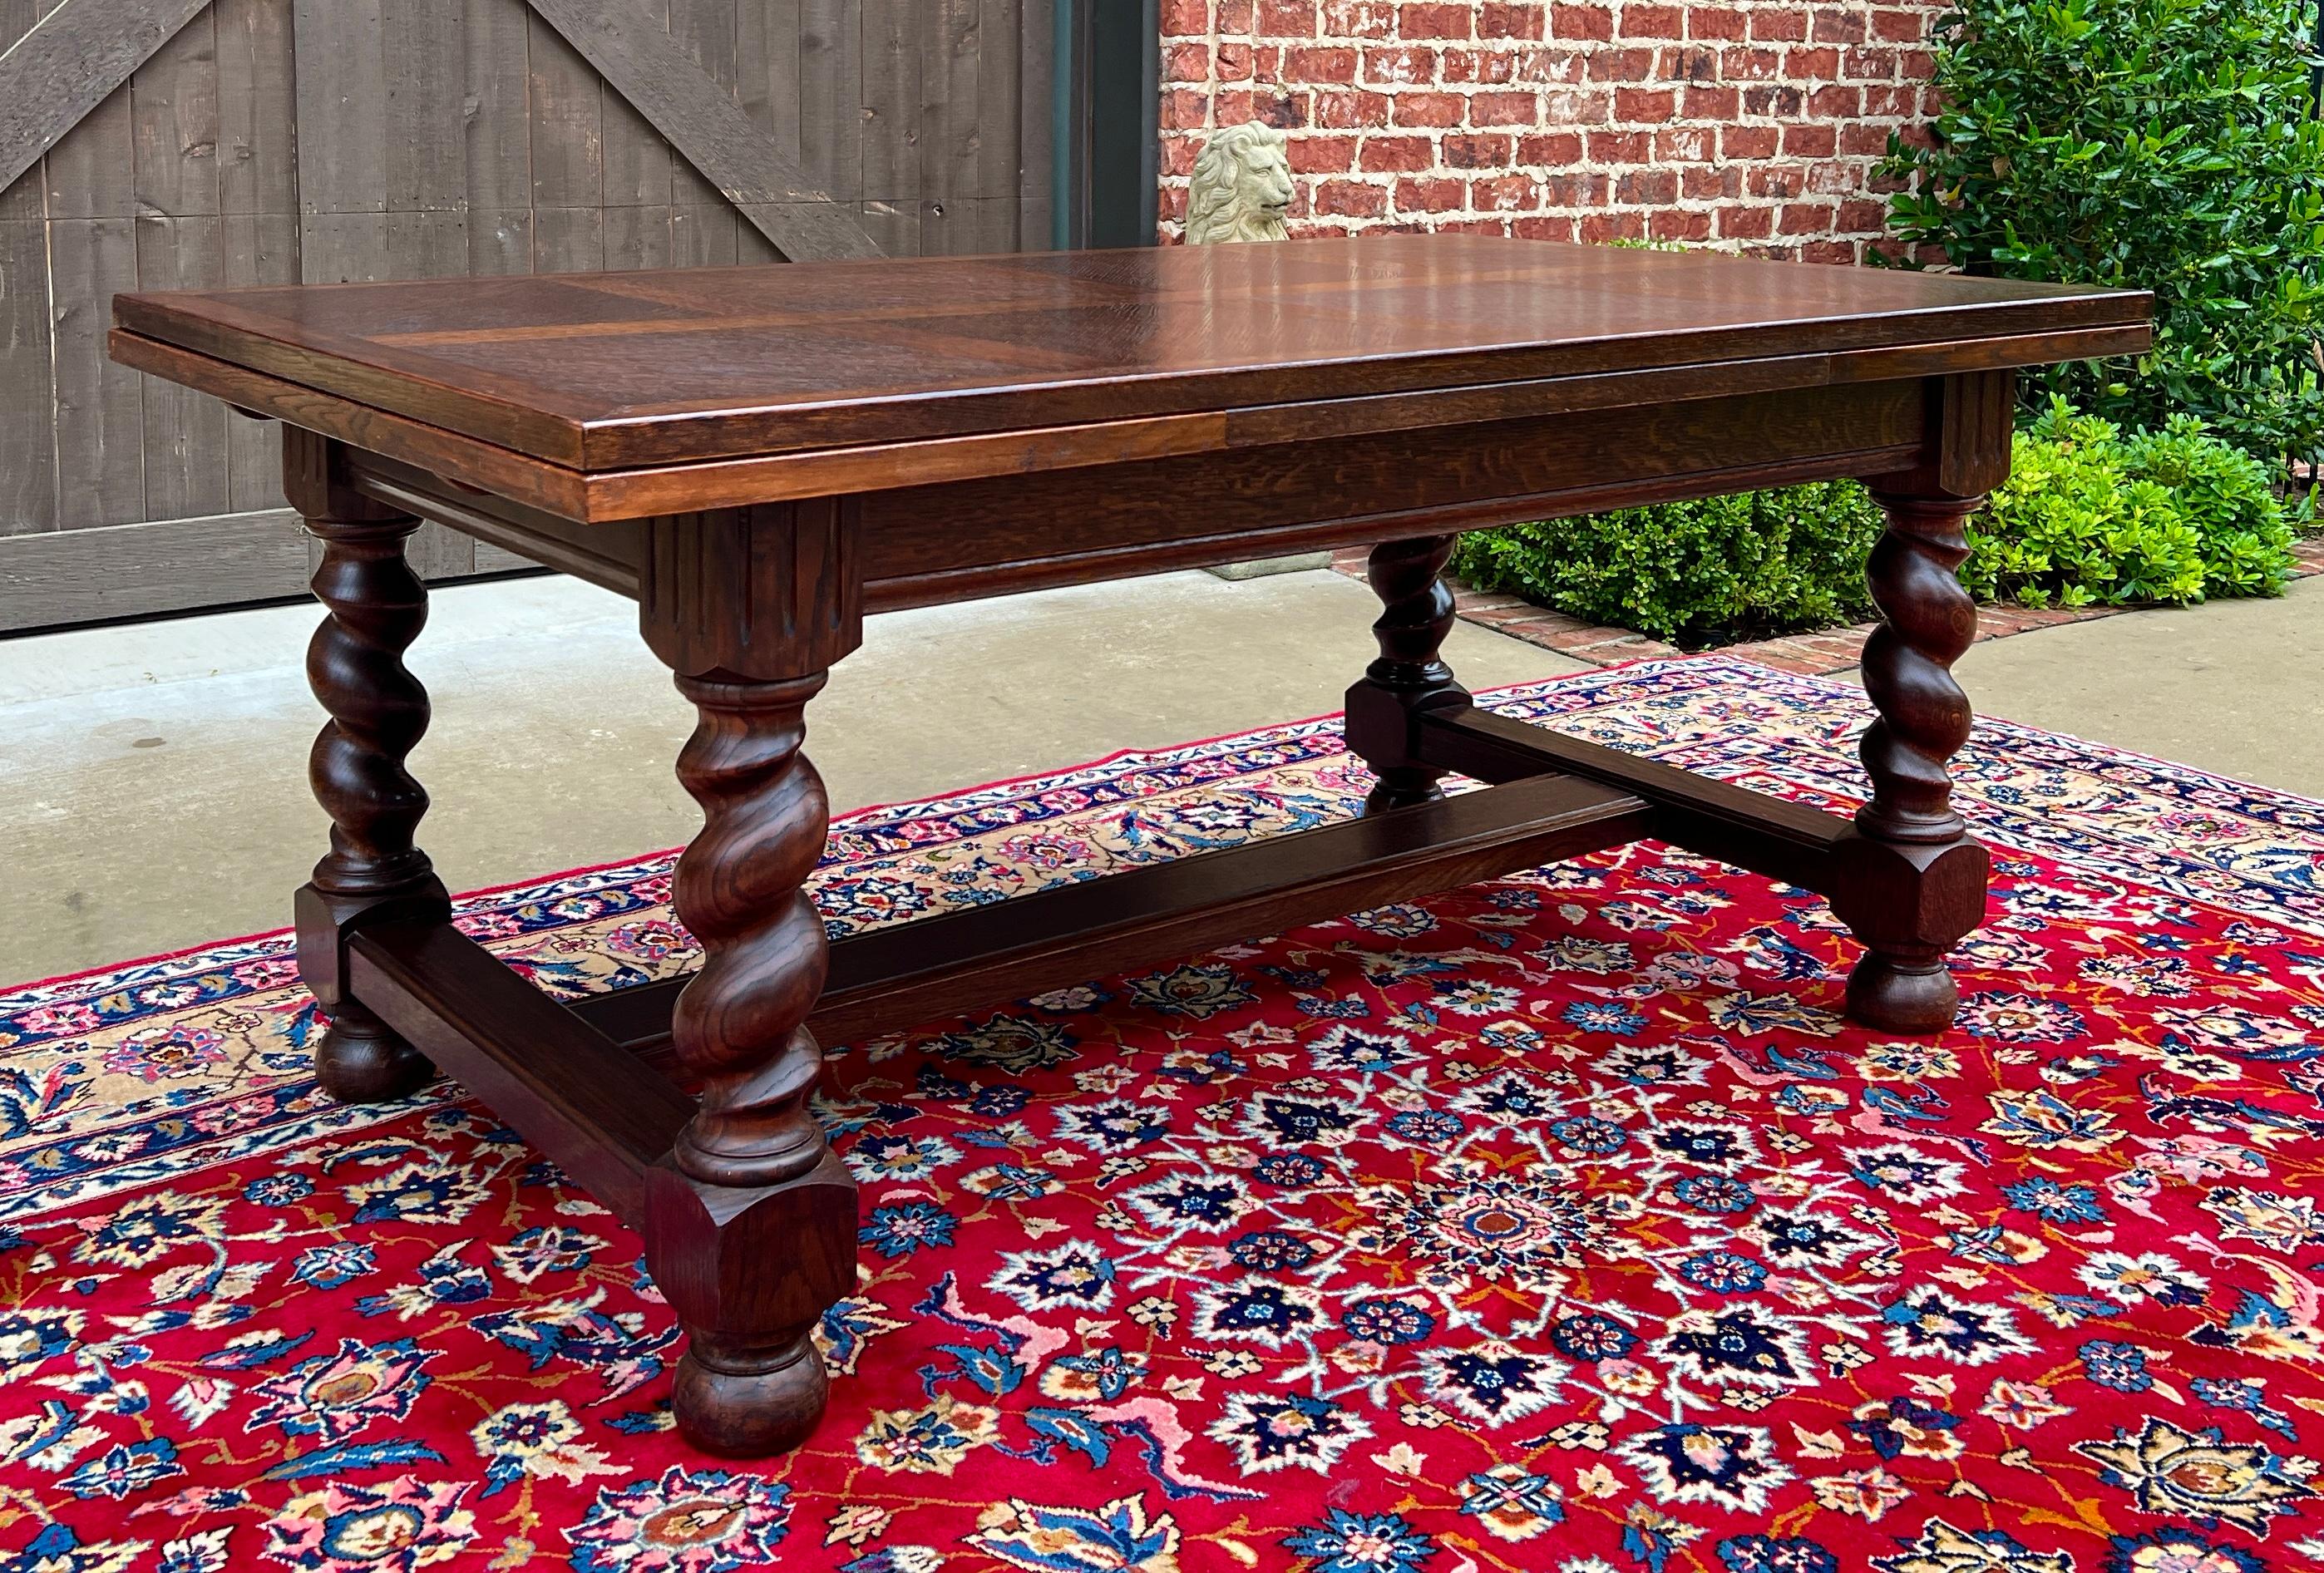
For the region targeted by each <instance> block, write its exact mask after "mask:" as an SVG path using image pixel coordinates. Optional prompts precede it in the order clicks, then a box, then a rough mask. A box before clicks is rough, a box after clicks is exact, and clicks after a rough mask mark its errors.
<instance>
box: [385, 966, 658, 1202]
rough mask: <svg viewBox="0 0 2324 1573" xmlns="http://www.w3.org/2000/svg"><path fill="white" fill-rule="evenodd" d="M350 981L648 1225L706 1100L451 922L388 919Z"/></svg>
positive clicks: (562, 1160)
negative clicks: (661, 1184) (679, 1146)
mask: <svg viewBox="0 0 2324 1573" xmlns="http://www.w3.org/2000/svg"><path fill="white" fill-rule="evenodd" d="M347 956H348V961H347V981H348V983H349V984H350V986H351V987H352V988H353V989H354V990H355V992H356V993H358V994H360V995H361V996H362V997H363V998H364V1001H365V1002H366V1003H367V1005H368V1006H369V1007H371V1009H372V1010H373V1011H374V1013H375V1014H376V1015H377V1016H379V1018H380V1019H381V1020H382V1021H383V1022H384V1023H386V1025H387V1026H389V1027H390V1028H391V1029H392V1030H393V1031H395V1032H397V1033H400V1034H401V1035H402V1036H403V1037H404V1038H405V1039H407V1040H409V1041H410V1043H411V1044H413V1045H414V1046H415V1047H417V1048H418V1049H419V1051H420V1053H423V1054H425V1055H426V1056H427V1057H428V1058H429V1060H432V1061H433V1062H435V1063H436V1065H437V1066H438V1068H439V1069H441V1070H442V1071H443V1072H446V1073H447V1075H450V1076H452V1077H454V1078H455V1079H456V1080H457V1081H459V1083H460V1084H461V1085H462V1086H463V1087H466V1089H467V1090H469V1091H470V1092H472V1093H474V1094H475V1095H476V1096H477V1097H478V1098H481V1099H484V1101H485V1102H486V1103H487V1104H489V1105H491V1106H492V1108H493V1111H494V1112H495V1113H497V1114H499V1115H500V1117H501V1118H503V1119H505V1120H507V1121H508V1122H509V1124H510V1125H512V1126H513V1127H515V1128H516V1130H517V1131H518V1132H519V1134H521V1136H523V1137H524V1139H525V1140H527V1141H528V1142H530V1143H531V1144H532V1145H534V1146H536V1147H538V1148H539V1149H540V1150H541V1151H542V1152H543V1153H546V1154H548V1155H549V1157H550V1158H551V1159H553V1160H555V1162H556V1163H557V1164H558V1167H559V1168H561V1169H563V1170H564V1171H565V1172H566V1173H568V1174H570V1175H572V1176H573V1178H574V1179H575V1180H576V1181H578V1182H580V1183H581V1184H583V1185H586V1186H587V1187H588V1188H589V1191H590V1192H591V1194H593V1195H595V1197H596V1198H597V1200H600V1201H602V1202H604V1204H605V1205H606V1206H607V1207H610V1208H612V1209H613V1211H614V1212H615V1213H616V1214H617V1215H619V1217H620V1218H621V1219H622V1222H623V1223H626V1224H628V1225H630V1226H631V1227H632V1228H637V1227H638V1226H639V1225H640V1224H641V1223H642V1222H643V1221H644V1219H645V1210H646V1205H645V1192H646V1171H647V1170H648V1169H650V1167H651V1166H652V1165H653V1164H655V1163H657V1162H658V1161H659V1160H660V1158H661V1156H662V1154H665V1153H667V1152H669V1147H670V1144H671V1142H673V1141H674V1140H676V1139H677V1136H678V1131H679V1130H680V1129H681V1128H682V1127H684V1126H685V1124H686V1122H687V1119H688V1118H691V1117H692V1115H693V1113H694V1100H693V1099H690V1098H688V1097H687V1096H686V1094H685V1093H683V1092H681V1091H679V1090H678V1088H677V1087H676V1086H675V1085H674V1084H673V1083H672V1082H671V1081H669V1078H667V1077H666V1076H664V1075H662V1074H661V1073H660V1072H659V1071H657V1070H655V1069H654V1068H653V1067H652V1066H650V1065H648V1064H646V1063H644V1062H641V1061H640V1060H639V1059H638V1058H637V1057H636V1056H635V1055H633V1054H631V1053H627V1052H626V1051H624V1050H622V1048H620V1047H619V1046H617V1045H616V1044H613V1042H612V1041H611V1040H609V1039H608V1038H606V1037H605V1035H604V1034H602V1033H600V1032H597V1031H595V1029H593V1028H592V1027H590V1026H588V1025H587V1024H586V1022H584V1021H583V1020H581V1019H580V1018H579V1017H578V1016H575V1015H574V1014H573V1013H572V1012H570V1011H568V1010H567V1009H566V1008H565V1007H563V1006H561V1005H559V1004H558V1002H557V1001H556V1000H554V999H552V998H549V996H548V995H546V994H543V993H542V992H541V991H540V990H539V989H535V988H534V987H533V986H532V985H531V984H530V983H528V982H526V981H525V980H523V979H522V978H521V977H519V976H518V975H517V974H515V973H514V972H512V971H510V970H508V967H507V966H506V965H505V964H504V963H503V961H501V960H500V959H499V958H498V957H497V956H494V955H493V953H492V952H489V951H487V950H485V949H484V947H483V946H481V945H479V944H477V943H475V941H474V940H472V939H470V938H468V937H467V936H466V934H462V933H461V932H460V931H459V930H458V929H457V928H454V927H453V926H452V925H451V924H448V923H441V922H438V923H383V924H374V925H373V926H371V927H369V928H366V929H364V930H363V931H362V932H360V933H358V934H355V935H354V936H353V938H352V939H351V940H350V941H349V943H348V947H347Z"/></svg>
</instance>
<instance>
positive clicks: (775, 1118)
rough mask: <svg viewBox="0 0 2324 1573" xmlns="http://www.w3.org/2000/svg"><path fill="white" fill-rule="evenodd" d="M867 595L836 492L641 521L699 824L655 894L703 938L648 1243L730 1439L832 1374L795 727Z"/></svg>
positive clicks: (698, 1418) (830, 1264)
mask: <svg viewBox="0 0 2324 1573" xmlns="http://www.w3.org/2000/svg"><path fill="white" fill-rule="evenodd" d="M705 538H707V539H705ZM738 563H739V564H742V565H743V566H742V568H741V570H740V571H739V572H737V571H736V567H735V565H737V564H738ZM861 607H862V586H861V582H860V579H859V578H858V577H857V575H856V574H855V571H854V567H853V561H852V554H851V551H850V549H849V541H848V539H847V536H846V533H845V530H844V524H843V521H842V520H841V519H840V517H839V513H838V511H837V509H836V508H835V507H834V506H832V505H830V504H827V503H825V504H800V505H798V506H795V507H794V506H792V505H788V504H785V505H779V506H773V507H768V508H761V509H749V510H734V511H723V512H716V513H706V514H694V515H686V516H683V517H679V518H674V519H668V520H654V521H653V522H652V524H651V526H650V533H649V538H648V554H647V562H646V565H645V571H644V573H643V574H642V575H641V584H640V615H641V624H642V626H643V628H644V630H645V633H646V638H647V642H648V643H649V644H650V645H652V646H653V648H654V650H655V652H656V653H657V654H659V655H660V656H661V657H662V658H663V659H664V660H666V661H667V662H669V665H670V666H671V667H673V668H674V669H675V670H676V672H677V674H678V691H679V692H680V693H682V694H684V695H686V697H687V699H688V700H690V701H692V702H693V704H694V706H695V710H696V714H697V716H698V717H699V722H698V724H697V726H696V730H695V732H694V736H693V737H692V739H691V740H690V741H688V742H687V745H686V748H685V750H684V751H683V752H682V753H681V754H680V755H679V758H678V779H679V781H680V782H681V783H683V784H684V786H685V787H686V789H687V792H689V793H691V794H692V795H693V796H694V798H695V800H696V802H697V803H699V804H701V805H702V813H703V826H702V832H701V834H699V835H697V836H696V837H695V839H694V841H693V842H692V843H691V844H690V845H688V846H687V849H686V851H685V853H684V855H683V856H681V857H680V858H679V859H678V875H677V878H676V881H675V885H674V888H673V892H672V902H673V905H674V906H675V907H676V909H677V914H678V921H679V922H681V923H683V924H685V925H686V926H687V929H688V930H689V931H690V932H691V933H692V934H694V936H695V938H696V940H697V941H699V942H700V943H701V945H702V952H703V959H702V966H701V970H699V971H697V972H696V974H695V976H694V978H693V979H692V980H691V981H689V982H688V983H687V986H686V988H685V989H684V990H683V991H682V992H681V993H680V994H679V996H678V1004H677V1007H676V1009H675V1010H674V1012H673V1013H672V1016H671V1020H670V1036H671V1042H672V1046H673V1048H674V1050H675V1052H676V1053H677V1056H678V1064H679V1067H680V1069H681V1070H682V1072H684V1073H685V1074H686V1075H687V1077H689V1078H690V1079H692V1080H694V1081H698V1082H699V1083H700V1084H701V1095H700V1100H699V1103H698V1105H697V1107H696V1112H695V1115H694V1118H692V1119H691V1120H690V1121H689V1122H688V1123H687V1126H686V1127H685V1128H684V1130H683V1131H682V1132H680V1134H679V1136H678V1140H677V1142H676V1144H675V1145H674V1146H673V1147H672V1148H671V1150H670V1153H669V1156H667V1157H666V1158H664V1159H663V1160H662V1162H661V1163H660V1164H659V1165H657V1166H656V1167H655V1169H654V1170H653V1171H652V1173H650V1175H649V1176H648V1180H647V1191H646V1228H645V1231H644V1232H645V1239H646V1258H647V1264H648V1266H649V1267H650V1270H651V1271H652V1274H653V1276H654V1282H655V1283H656V1284H657V1285H658V1286H659V1288H660V1290H661V1292H662V1294H663V1297H664V1298H665V1299H667V1300H668V1301H669V1304H670V1308H671V1310H672V1311H675V1312H676V1313H677V1315H678V1321H679V1324H680V1325H681V1326H683V1327H684V1328H685V1329H686V1334H687V1350H686V1354H685V1355H684V1357H682V1358H681V1359H680V1360H679V1362H678V1370H677V1374H676V1380H675V1383H674V1385H673V1388H672V1403H673V1407H674V1408H675V1410H676V1412H677V1418H678V1430H679V1432H680V1433H681V1434H682V1435H683V1436H684V1437H685V1438H686V1439H687V1440H688V1441H690V1442H691V1443H693V1444H694V1445H695V1446H696V1447H697V1448H700V1449H704V1450H705V1451H707V1452H713V1453H719V1454H724V1455H727V1456H729V1457H735V1458H753V1457H759V1456H762V1455H765V1454H768V1453H775V1452H780V1451H782V1450H784V1449H788V1448H793V1447H797V1446H798V1444H799V1443H800V1442H802V1441H804V1440H807V1436H808V1434H809V1433H810V1432H812V1431H813V1430H814V1429H815V1426H816V1421H818V1420H820V1419H821V1418H822V1416H823V1408H824V1401H825V1394H826V1389H827V1385H828V1379H827V1377H826V1376H825V1372H824V1366H823V1357H822V1355H821V1354H820V1352H818V1351H817V1349H816V1347H815V1343H814V1338H813V1334H814V1331H815V1328H816V1324H817V1322H818V1321H820V1320H821V1319H822V1316H823V1312H824V1311H825V1309H826V1308H828V1307H829V1306H830V1305H831V1304H832V1303H833V1302H835V1301H837V1300H839V1299H840V1298H841V1297H842V1296H843V1295H845V1294H847V1293H849V1292H852V1291H853V1288H854V1284H855V1244H856V1219H855V1184H854V1182H853V1179H851V1178H850V1177H849V1175H848V1173H847V1170H846V1167H845V1165H844V1164H842V1163H841V1162H840V1160H839V1158H838V1156H837V1155H836V1154H834V1153H833V1152H832V1150H831V1147H830V1144H829V1143H828V1142H826V1141H825V1139H824V1134H823V1128H822V1127H821V1126H819V1125H818V1124H817V1123H816V1118H815V1115H814V1113H813V1111H812V1110H811V1109H810V1108H808V1106H807V1097H808V1094H809V1092H810V1091H811V1090H813V1088H814V1085H815V1081H816V1077H817V1076H818V1075H819V1074H820V1073H821V1072H822V1066H823V1053H822V1050H821V1049H820V1048H819V1047H818V1046H817V1045H816V1041H815V1038H814V1036H813V1035H811V1034H809V1033H808V1032H807V1027H806V1025H805V1024H806V1022H807V1016H808V1014H809V1013H810V1012H811V1011H812V1010H813V1009H814V1008H815V1005H816V998H817V997H818V996H819V995H820V994H821V993H822V991H823V981H824V974H825V970H827V968H828V966H829V961H830V950H829V946H828V945H827V943H825V938H824V929H823V919H822V916H821V915H819V914H818V913H817V912H816V908H815V903H814V901H813V900H812V899H811V898H810V897H808V896H807V890H806V883H807V876H808V875H809V874H811V873H813V872H814V870H815V866H816V861H817V860H818V859H820V858H821V856H822V855H823V845H824V832H825V829H826V828H827V825H828V823H829V817H830V805H829V804H828V802H827V801H826V800H825V796H824V789H823V782H822V780H821V778H820V777H817V776H816V771H815V767H814V766H813V765H812V764H810V763H809V762H808V761H807V756H806V755H805V754H804V753H803V752H801V751H800V750H801V745H802V743H803V741H805V736H806V711H807V701H808V700H810V699H811V698H813V697H814V696H815V695H816V692H817V691H818V690H820V689H821V688H822V687H823V685H824V676H825V671H826V669H827V668H828V667H830V666H831V665H832V663H834V662H835V661H836V660H837V659H838V658H839V657H840V656H842V655H844V653H846V651H848V650H850V649H853V648H854V646H855V645H856V644H857V643H858V642H860V640H861V639H862V610H861Z"/></svg>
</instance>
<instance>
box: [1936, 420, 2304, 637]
mask: <svg viewBox="0 0 2324 1573" xmlns="http://www.w3.org/2000/svg"><path fill="white" fill-rule="evenodd" d="M1969 547H1970V550H1969V561H1968V563H1967V564H1965V565H1964V566H1962V568H1961V578H1962V580H1963V582H1965V583H1966V584H1968V585H1969V593H1971V594H1973V595H1975V596H1977V597H1978V599H1979V600H1981V601H2015V602H2016V603H2018V604H2020V605H2024V606H2049V605H2059V606H2089V605H2092V604H2098V603H2105V604H2107V605H2130V604H2135V603H2142V602H2169V603H2182V604H2183V603H2191V602H2197V601H2201V600H2203V599H2204V598H2205V597H2206V596H2211V595H2219V596H2234V595H2275V594H2279V593H2282V589H2283V583H2284V580H2285V579H2286V578H2287V577H2289V576H2290V575H2291V571H2292V525H2291V521H2290V520H2287V518H2286V517H2285V513H2284V509H2283V505H2282V502H2281V501H2278V500H2277V498H2276V495H2275V492H2274V489H2273V487H2272V486H2271V485H2270V484H2269V482H2268V472H2267V468H2266V466H2264V465H2261V464H2260V463H2259V461H2257V460H2256V459H2254V458H2253V457H2252V456H2251V455H2248V454H2246V453H2243V452H2241V451H2240V450H2238V449H2236V448H2234V447H2231V446H2228V445H2227V444H2226V443H2223V442H2221V441H2220V440H2219V439H2218V438H2217V437H2213V436H2211V435H2210V434H2209V432H2208V431H2207V430H2206V429H2205V428H2204V426H2203V423H2202V422H2201V421H2199V420H2198V419H2194V418H2193V417H2191V416H2186V415H2179V416H2173V417H2172V419H2171V420H2170V421H2169V422H2168V423H2167V424H2166V425H2165V426H2164V427H2163V429H2162V430H2160V431H2150V432H2142V433H2139V434H2138V435H2136V436H2135V437H2129V438H2127V439H2125V438H2124V437H2122V435H2121V433H2120V432H2119V430H2118V429H2117V428H2116V426H2115V425H2114V423H2113V422H2111V421H2108V420H2105V419H2100V418H2098V417H2097V416H2094V415H2081V414H2078V413H2076V412H2075V410H2074V409H2072V408H2071V407H2070V406H2069V405H2068V404H2066V403H2065V401H2064V400H2056V401H2053V402H2052V405H2051V407H2050V408H2049V409H2047V410H2045V411H2043V414H2042V416H2041V418H2040V419H2037V420H2035V421H2034V422H2033V425H2032V426H2030V427H2029V428H2026V429H2025V430H2024V431H2022V432H2020V433H2018V434H2017V437H2016V439H2015V443H2014V445H2013V446H2012V450H2011V461H2010V475H2009V479H2008V480H2007V481H2006V482H2004V483H2002V485H2001V486H2000V487H1999V488H1998V489H1997V491H1996V492H1994V494H1993V500H1992V501H1990V502H1989V503H1988V504H1987V506H1986V507H1985V509H1984V510H1983V511H1980V512H1978V514H1977V516H1976V517H1975V518H1973V519H1971V520H1969Z"/></svg>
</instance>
